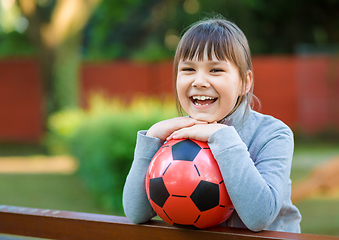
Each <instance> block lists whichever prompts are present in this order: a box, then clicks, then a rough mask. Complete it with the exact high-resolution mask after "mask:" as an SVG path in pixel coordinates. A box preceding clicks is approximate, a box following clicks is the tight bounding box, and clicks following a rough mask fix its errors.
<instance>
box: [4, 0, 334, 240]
mask: <svg viewBox="0 0 339 240" xmlns="http://www.w3.org/2000/svg"><path fill="white" fill-rule="evenodd" d="M338 9H339V1H337V0H293V1H292V0H285V1H269V0H214V1H203V0H72V1H69V0H0V205H14V206H24V207H33V208H47V209H58V210H68V211H81V212H92V213H103V214H115V215H123V211H122V206H121V194H122V188H123V185H124V181H125V177H126V175H127V173H128V170H129V167H130V165H131V162H132V160H133V151H134V146H135V140H136V139H135V137H136V132H137V131H138V130H140V129H148V128H149V127H150V126H151V125H153V124H154V123H155V122H158V121H160V120H163V119H166V118H170V117H175V116H177V113H176V108H175V103H174V94H173V88H172V58H173V56H174V52H175V48H176V45H177V43H178V41H179V38H180V36H181V34H182V33H183V31H184V30H185V29H186V28H187V27H189V26H190V25H191V24H193V23H194V22H196V21H198V20H201V19H203V18H205V17H212V16H214V15H215V14H221V15H223V16H224V17H226V18H227V19H229V20H231V21H233V22H235V23H236V24H237V25H238V26H239V27H240V28H241V29H242V30H243V32H244V33H245V35H246V36H247V38H248V41H249V45H250V48H251V52H252V57H253V69H254V79H255V88H254V93H255V95H256V96H257V97H258V98H259V99H260V101H261V106H260V107H259V106H258V107H257V110H258V111H260V112H263V113H266V114H270V115H273V116H274V117H276V118H279V119H281V120H282V121H284V122H285V123H286V124H288V125H289V126H290V127H291V128H292V130H293V131H294V134H295V154H294V160H293V161H294V162H293V166H292V173H291V178H292V181H293V192H292V199H293V201H294V203H295V204H296V205H297V207H298V208H299V209H300V211H301V213H302V215H303V220H302V223H301V227H302V232H303V233H314V234H324V235H339V163H338V162H339V94H338V92H339V15H338V14H337V12H338Z"/></svg>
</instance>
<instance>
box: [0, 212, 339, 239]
mask: <svg viewBox="0 0 339 240" xmlns="http://www.w3.org/2000/svg"><path fill="white" fill-rule="evenodd" d="M0 219H1V224H0V233H3V234H12V235H19V236H28V237H38V238H48V239H72V240H76V239H81V240H85V239H90V240H92V239H98V240H99V239H128V240H130V239H138V240H143V239H146V240H150V239H159V240H162V239H164V240H165V239H171V240H172V239H176V240H188V239H194V240H199V239H204V240H205V239H214V240H218V239H231V240H232V239H237V240H249V239H305V240H334V239H339V238H338V237H331V236H321V235H310V234H296V233H285V232H273V231H261V232H258V233H254V232H251V231H249V230H247V229H237V228H228V227H222V226H216V227H212V228H209V229H204V230H189V229H182V228H175V227H172V226H169V225H166V224H165V223H164V222H162V221H151V222H149V223H147V224H142V225H141V224H140V225H136V224H133V223H131V222H130V221H129V220H128V219H127V218H125V217H117V216H109V215H99V214H89V213H77V212H67V211H54V210H48V209H34V208H22V207H13V206H0Z"/></svg>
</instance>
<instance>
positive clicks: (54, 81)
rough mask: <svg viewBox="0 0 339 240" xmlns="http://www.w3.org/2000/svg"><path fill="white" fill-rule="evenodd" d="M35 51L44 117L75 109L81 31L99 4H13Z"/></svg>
mask: <svg viewBox="0 0 339 240" xmlns="http://www.w3.org/2000/svg"><path fill="white" fill-rule="evenodd" d="M17 2H18V4H19V6H20V8H21V11H22V13H23V14H24V15H25V17H26V18H27V20H28V22H29V24H28V35H29V37H30V39H31V40H32V41H33V42H34V44H35V45H36V46H37V48H38V49H39V59H40V62H41V66H42V79H43V86H44V90H45V91H44V92H45V103H46V111H47V115H49V114H50V113H52V112H55V111H58V110H61V109H64V108H72V107H77V106H78V99H79V93H78V68H79V64H80V50H79V45H80V44H81V30H82V29H83V27H84V26H85V24H86V22H87V21H88V19H89V17H90V15H91V14H92V12H93V11H94V9H95V8H96V6H97V5H98V4H99V2H100V0H72V1H68V0H17Z"/></svg>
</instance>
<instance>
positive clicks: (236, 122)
mask: <svg viewBox="0 0 339 240" xmlns="http://www.w3.org/2000/svg"><path fill="white" fill-rule="evenodd" d="M246 107H247V103H246V102H245V101H244V102H243V103H242V104H241V105H240V106H239V107H238V108H237V110H235V111H234V112H233V113H232V114H231V115H230V116H228V117H226V118H224V119H223V120H221V122H220V123H222V124H225V125H227V126H233V127H234V128H235V130H236V131H237V132H239V131H240V130H241V129H242V127H243V125H244V123H245V121H246V120H247V119H248V117H249V115H250V112H251V108H246Z"/></svg>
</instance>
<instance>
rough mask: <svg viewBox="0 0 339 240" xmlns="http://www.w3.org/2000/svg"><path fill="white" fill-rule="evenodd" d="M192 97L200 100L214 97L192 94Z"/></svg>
mask: <svg viewBox="0 0 339 240" xmlns="http://www.w3.org/2000/svg"><path fill="white" fill-rule="evenodd" d="M192 98H193V99H194V100H201V101H204V100H209V99H215V98H214V97H209V96H193V97H192Z"/></svg>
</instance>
